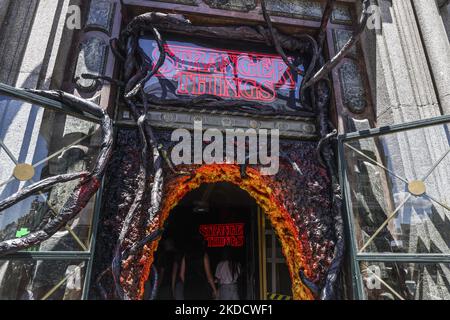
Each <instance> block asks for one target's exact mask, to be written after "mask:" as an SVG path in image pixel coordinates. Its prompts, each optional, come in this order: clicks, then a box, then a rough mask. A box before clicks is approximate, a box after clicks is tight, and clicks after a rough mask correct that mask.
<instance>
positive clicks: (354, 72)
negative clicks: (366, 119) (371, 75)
mask: <svg viewBox="0 0 450 320" xmlns="http://www.w3.org/2000/svg"><path fill="white" fill-rule="evenodd" d="M339 76H340V80H341V88H342V99H343V103H344V106H345V107H346V108H347V109H348V110H350V111H351V112H353V113H362V112H364V110H365V108H366V106H367V102H366V100H365V98H366V97H365V96H366V90H365V88H364V85H363V79H362V75H361V71H360V70H359V67H358V65H357V64H356V63H355V62H354V61H353V60H349V59H347V60H345V61H344V62H343V63H342V65H341V66H340V68H339Z"/></svg>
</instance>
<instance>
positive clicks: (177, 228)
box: [145, 182, 292, 300]
mask: <svg viewBox="0 0 450 320" xmlns="http://www.w3.org/2000/svg"><path fill="white" fill-rule="evenodd" d="M196 237H198V238H200V239H201V240H202V241H203V243H204V246H205V251H206V253H207V255H208V258H209V262H210V269H211V273H212V275H213V277H214V276H215V275H216V271H217V266H218V265H219V263H220V262H221V261H222V260H223V258H224V252H225V251H227V252H231V256H232V259H233V260H234V261H235V262H237V263H239V265H240V266H241V268H240V275H239V278H238V280H237V287H238V295H239V298H240V299H246V300H265V299H280V297H281V298H283V299H286V298H289V297H290V296H291V295H292V293H291V279H290V276H289V271H288V267H287V265H286V261H285V259H284V256H283V254H282V252H281V245H280V243H279V240H278V238H277V236H276V234H275V231H274V230H273V228H272V226H271V224H270V221H269V220H267V219H266V218H265V214H264V213H263V212H262V210H261V208H260V207H259V206H258V205H257V203H256V202H255V200H254V199H253V198H252V197H251V196H250V195H249V194H248V193H247V192H246V191H244V190H242V189H240V188H239V187H238V186H236V185H234V184H231V183H228V182H218V183H205V184H202V185H201V186H200V187H199V188H197V189H195V190H193V191H191V192H189V193H187V194H186V196H184V197H183V199H182V200H181V201H180V202H179V203H178V204H177V206H176V207H174V208H173V209H172V211H171V212H170V214H169V216H168V218H167V223H166V228H165V231H164V233H163V235H162V238H161V241H160V244H159V247H158V250H157V251H156V252H155V260H154V261H155V262H154V264H155V267H156V270H158V276H159V279H160V280H159V281H160V282H159V289H158V291H157V294H156V299H173V298H174V292H173V288H175V286H173V287H172V286H171V282H172V281H173V278H172V276H173V275H174V274H175V279H178V276H179V275H180V272H179V270H180V268H179V266H180V265H181V257H183V256H184V255H185V253H186V252H188V251H189V246H190V245H191V243H192V239H194V238H196ZM168 256H171V257H172V258H170V259H168V258H167V257H168ZM173 257H175V258H173ZM168 269H171V270H168ZM167 271H169V273H168V272H167ZM202 271H203V270H202ZM169 274H171V276H169ZM153 278H154V277H149V279H153ZM215 280H216V281H217V279H215ZM149 281H152V280H149ZM168 285H169V286H168ZM217 285H218V284H217ZM146 287H147V288H152V287H153V286H152V285H149V286H146ZM168 288H169V289H168ZM211 293H212V292H211ZM145 296H147V297H148V294H146V295H145ZM185 298H186V299H188V297H185ZM211 298H212V295H211Z"/></svg>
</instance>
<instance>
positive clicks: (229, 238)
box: [199, 223, 244, 247]
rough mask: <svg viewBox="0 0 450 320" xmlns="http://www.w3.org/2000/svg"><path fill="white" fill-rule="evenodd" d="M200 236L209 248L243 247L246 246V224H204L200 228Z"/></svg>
mask: <svg viewBox="0 0 450 320" xmlns="http://www.w3.org/2000/svg"><path fill="white" fill-rule="evenodd" d="M199 231H200V234H201V235H202V236H203V238H204V239H205V241H207V242H208V247H225V246H231V247H242V246H243V245H244V224H243V223H226V224H202V225H200V227H199Z"/></svg>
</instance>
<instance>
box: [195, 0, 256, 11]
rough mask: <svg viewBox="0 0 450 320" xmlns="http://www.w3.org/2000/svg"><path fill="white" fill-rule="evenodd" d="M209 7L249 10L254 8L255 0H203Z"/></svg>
mask: <svg viewBox="0 0 450 320" xmlns="http://www.w3.org/2000/svg"><path fill="white" fill-rule="evenodd" d="M203 2H204V3H206V4H207V5H208V6H210V7H211V8H215V9H225V10H237V11H250V10H253V9H255V8H256V0H228V1H223V0H203Z"/></svg>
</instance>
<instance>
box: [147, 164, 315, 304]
mask: <svg viewBox="0 0 450 320" xmlns="http://www.w3.org/2000/svg"><path fill="white" fill-rule="evenodd" d="M246 172H247V177H246V178H242V177H241V174H240V167H239V166H237V165H234V164H211V165H203V166H199V167H198V168H196V169H195V170H194V172H193V174H192V175H191V176H178V177H176V178H174V179H172V180H170V181H169V182H168V183H167V184H166V186H165V188H164V189H165V190H164V194H166V196H165V198H164V199H163V203H162V206H161V211H160V213H159V215H158V219H157V220H156V221H155V222H154V224H153V225H152V226H151V227H150V229H149V230H147V231H148V232H151V231H153V230H155V229H157V228H160V227H161V226H162V225H163V224H164V221H165V220H166V219H167V218H168V216H169V214H170V212H171V211H172V209H173V208H174V207H175V206H176V205H177V204H178V203H179V202H180V201H181V199H182V198H183V197H184V196H185V195H186V194H187V193H188V192H190V191H192V190H195V189H197V188H198V187H200V185H202V184H204V183H217V182H229V183H232V184H234V185H236V186H238V187H239V188H241V189H243V190H245V191H246V192H248V194H249V195H250V196H251V197H252V198H254V199H255V201H256V203H257V204H258V205H259V206H260V207H261V208H262V209H263V211H264V212H265V214H266V215H267V217H268V218H269V220H270V221H271V224H272V226H273V228H274V230H275V232H276V234H277V235H278V237H279V239H280V242H281V247H282V251H283V254H284V256H285V258H286V263H287V265H288V269H289V273H290V277H291V281H292V294H293V298H294V299H298V300H312V299H314V296H313V294H312V293H311V291H310V290H309V289H308V287H306V286H305V285H304V284H303V282H302V281H301V279H300V276H299V270H300V268H303V269H304V272H305V274H311V270H309V269H310V264H309V263H308V261H306V260H307V258H306V256H307V255H306V254H305V251H307V250H308V248H304V245H303V243H302V241H301V240H300V239H301V238H302V236H303V235H300V236H299V232H298V229H297V228H296V226H295V221H294V220H293V219H292V218H291V216H290V214H289V212H288V211H287V210H286V208H285V207H284V205H283V204H282V200H281V199H279V198H278V196H277V194H276V193H275V192H273V190H272V188H271V187H270V184H269V179H270V178H269V177H268V176H262V175H261V174H260V172H259V171H258V170H257V169H255V168H252V167H248V168H247V170H246ZM168 190H170V192H167V191H168ZM157 248H158V241H155V242H153V243H152V244H151V245H149V246H146V247H145V249H144V254H143V256H142V257H141V260H140V263H142V264H143V271H142V273H141V276H140V280H139V294H138V298H142V296H143V293H144V283H145V282H146V281H147V279H148V276H149V273H150V267H151V264H152V263H153V254H154V252H155V251H156V250H157Z"/></svg>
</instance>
